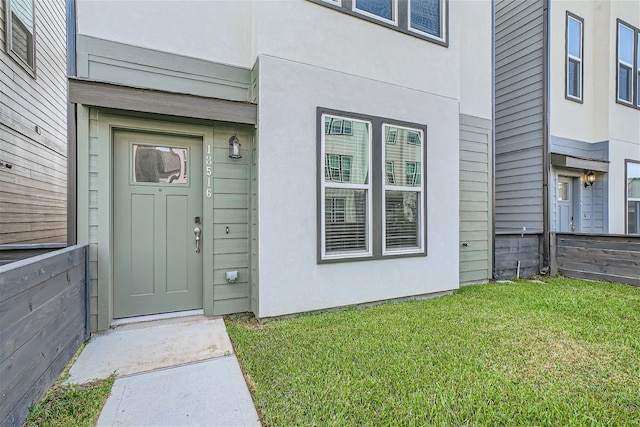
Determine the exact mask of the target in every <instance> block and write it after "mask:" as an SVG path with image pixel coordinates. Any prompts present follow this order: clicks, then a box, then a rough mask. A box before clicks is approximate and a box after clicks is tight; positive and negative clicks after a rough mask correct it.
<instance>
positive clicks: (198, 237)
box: [193, 227, 202, 254]
mask: <svg viewBox="0 0 640 427" xmlns="http://www.w3.org/2000/svg"><path fill="white" fill-rule="evenodd" d="M200 233H202V230H201V229H200V227H196V228H194V229H193V234H195V235H196V253H197V254H199V253H200Z"/></svg>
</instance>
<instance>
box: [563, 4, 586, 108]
mask: <svg viewBox="0 0 640 427" xmlns="http://www.w3.org/2000/svg"><path fill="white" fill-rule="evenodd" d="M572 20H573V21H575V22H577V23H578V24H579V25H580V46H579V49H578V50H579V51H580V56H579V57H577V56H574V55H571V54H570V53H569V52H570V51H571V49H570V43H571V37H569V28H570V25H569V22H571V21H572ZM565 24H566V30H565V31H566V62H565V97H566V98H567V99H569V100H572V101H579V102H581V101H582V99H583V87H584V84H583V70H584V68H583V67H584V66H583V60H582V58H583V56H584V20H583V19H582V18H580V17H579V16H577V15H574V14H572V13H571V12H569V11H567V20H566V23H565ZM571 61H573V62H576V63H577V64H578V95H577V96H576V95H573V94H571V93H569V63H570V62H571Z"/></svg>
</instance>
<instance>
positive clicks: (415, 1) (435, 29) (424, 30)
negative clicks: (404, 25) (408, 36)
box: [409, 0, 443, 39]
mask: <svg viewBox="0 0 640 427" xmlns="http://www.w3.org/2000/svg"><path fill="white" fill-rule="evenodd" d="M442 19H443V14H442V2H441V1H440V0H409V29H410V30H411V31H415V32H416V33H419V34H424V35H426V36H427V37H429V36H433V37H437V38H439V39H442V38H443V36H442V27H443V22H442Z"/></svg>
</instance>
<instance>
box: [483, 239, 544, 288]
mask: <svg viewBox="0 0 640 427" xmlns="http://www.w3.org/2000/svg"><path fill="white" fill-rule="evenodd" d="M495 257H496V261H495V269H494V274H495V277H496V278H497V279H513V278H514V277H516V276H518V273H519V275H520V277H522V278H524V277H532V276H535V275H536V274H540V268H541V266H542V234H497V235H496V237H495Z"/></svg>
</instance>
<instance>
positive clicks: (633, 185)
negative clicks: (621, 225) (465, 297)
mask: <svg viewBox="0 0 640 427" xmlns="http://www.w3.org/2000/svg"><path fill="white" fill-rule="evenodd" d="M627 233H628V234H640V162H634V161H631V160H627Z"/></svg>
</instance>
